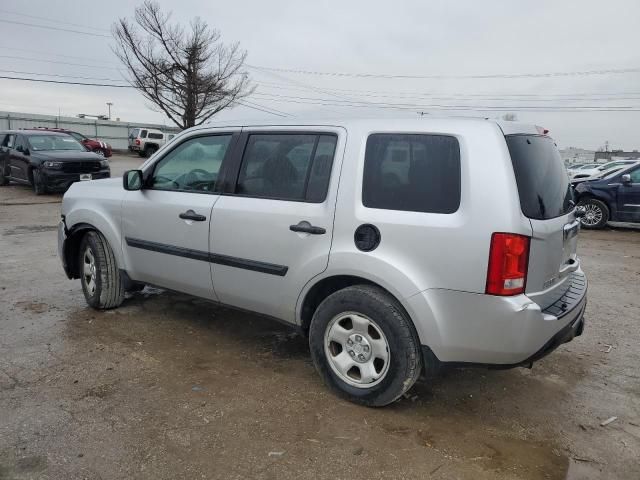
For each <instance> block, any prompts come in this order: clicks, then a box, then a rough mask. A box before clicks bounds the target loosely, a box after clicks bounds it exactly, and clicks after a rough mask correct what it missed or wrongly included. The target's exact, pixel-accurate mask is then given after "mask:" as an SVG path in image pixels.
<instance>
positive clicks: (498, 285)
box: [486, 233, 529, 295]
mask: <svg viewBox="0 0 640 480" xmlns="http://www.w3.org/2000/svg"><path fill="white" fill-rule="evenodd" d="M528 267H529V237H525V236H524V235H516V234H515V233H494V234H493V235H491V248H490V250H489V268H488V270H487V288H486V293H487V294H489V295H519V294H521V293H523V292H524V287H525V285H526V283H527V270H528Z"/></svg>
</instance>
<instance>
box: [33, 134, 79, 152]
mask: <svg viewBox="0 0 640 480" xmlns="http://www.w3.org/2000/svg"><path fill="white" fill-rule="evenodd" d="M27 139H28V141H29V145H30V147H31V149H32V150H34V151H36V152H38V151H47V150H73V151H77V152H82V151H84V147H83V146H82V145H81V144H80V143H78V141H77V140H76V139H74V138H73V137H71V136H69V135H28V136H27Z"/></svg>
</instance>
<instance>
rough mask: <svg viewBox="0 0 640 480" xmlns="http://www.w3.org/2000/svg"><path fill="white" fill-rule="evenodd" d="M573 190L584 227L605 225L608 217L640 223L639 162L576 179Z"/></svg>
mask: <svg viewBox="0 0 640 480" xmlns="http://www.w3.org/2000/svg"><path fill="white" fill-rule="evenodd" d="M574 191H575V194H576V197H577V201H578V207H580V208H582V209H583V210H584V216H583V217H582V218H581V221H582V226H583V227H585V228H604V226H605V225H606V224H607V222H608V221H614V222H633V223H636V222H637V223H640V163H636V164H634V165H631V166H630V167H627V168H624V169H622V170H620V171H618V172H615V173H614V174H613V175H607V176H605V177H603V178H600V179H597V180H588V181H585V182H582V183H579V184H578V185H577V186H576V187H575V190H574Z"/></svg>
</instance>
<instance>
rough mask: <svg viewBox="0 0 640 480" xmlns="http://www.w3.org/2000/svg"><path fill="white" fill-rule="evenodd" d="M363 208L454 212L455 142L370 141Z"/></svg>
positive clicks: (420, 138) (393, 137)
mask: <svg viewBox="0 0 640 480" xmlns="http://www.w3.org/2000/svg"><path fill="white" fill-rule="evenodd" d="M362 203H363V204H364V206H365V207H369V208H383V209H386V210H405V211H409V212H430V213H453V212H455V211H456V210H458V207H459V206H460V147H459V145H458V140H457V139H456V138H455V137H450V136H445V135H408V134H407V135H403V134H374V135H370V136H369V138H368V139H367V148H366V151H365V160H364V179H363V184H362Z"/></svg>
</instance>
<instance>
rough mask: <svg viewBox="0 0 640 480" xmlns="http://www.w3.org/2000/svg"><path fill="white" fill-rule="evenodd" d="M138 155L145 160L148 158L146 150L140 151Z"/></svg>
mask: <svg viewBox="0 0 640 480" xmlns="http://www.w3.org/2000/svg"><path fill="white" fill-rule="evenodd" d="M138 155H139V156H140V157H142V158H145V157H146V156H147V152H146V150H138Z"/></svg>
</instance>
